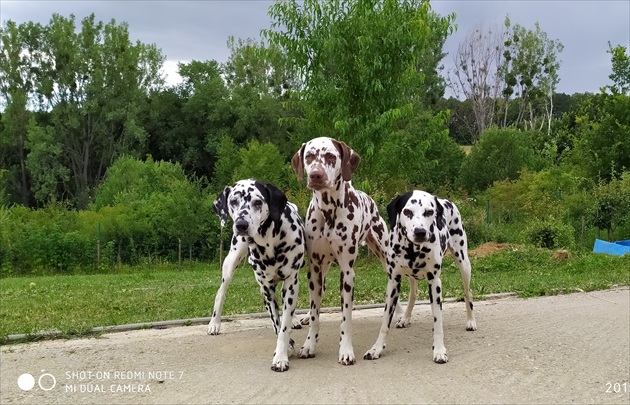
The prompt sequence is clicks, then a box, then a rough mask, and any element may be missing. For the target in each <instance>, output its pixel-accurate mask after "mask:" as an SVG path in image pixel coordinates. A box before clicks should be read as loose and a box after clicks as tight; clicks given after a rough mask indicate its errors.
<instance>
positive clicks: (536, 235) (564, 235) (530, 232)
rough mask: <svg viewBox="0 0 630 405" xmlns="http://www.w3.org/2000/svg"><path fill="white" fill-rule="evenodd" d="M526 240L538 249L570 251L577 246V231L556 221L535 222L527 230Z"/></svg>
mask: <svg viewBox="0 0 630 405" xmlns="http://www.w3.org/2000/svg"><path fill="white" fill-rule="evenodd" d="M524 232H525V237H526V240H527V241H528V242H529V243H531V244H532V245H534V246H536V247H541V248H546V249H559V248H566V249H570V248H572V247H574V246H575V230H574V229H573V227H572V226H571V225H567V224H565V223H562V222H561V221H558V220H554V219H547V220H534V221H531V222H529V223H528V225H527V226H526V228H525V231H524Z"/></svg>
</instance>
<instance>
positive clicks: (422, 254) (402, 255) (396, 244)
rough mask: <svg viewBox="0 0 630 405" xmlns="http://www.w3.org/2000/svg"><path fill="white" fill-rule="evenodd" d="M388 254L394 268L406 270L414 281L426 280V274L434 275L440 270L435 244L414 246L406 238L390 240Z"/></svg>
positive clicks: (438, 255)
mask: <svg viewBox="0 0 630 405" xmlns="http://www.w3.org/2000/svg"><path fill="white" fill-rule="evenodd" d="M436 249H437V250H436ZM389 252H390V253H389V257H390V259H391V260H393V261H394V264H395V266H396V267H398V268H403V269H407V270H408V273H409V274H410V275H413V276H414V277H415V278H416V279H423V278H426V277H427V273H431V274H432V275H433V274H436V271H439V270H440V268H441V264H440V263H439V257H440V254H439V246H438V245H437V244H435V243H423V244H414V243H411V242H409V240H407V239H406V238H402V240H400V239H397V238H392V240H391V241H390V248H389Z"/></svg>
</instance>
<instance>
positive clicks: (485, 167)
mask: <svg viewBox="0 0 630 405" xmlns="http://www.w3.org/2000/svg"><path fill="white" fill-rule="evenodd" d="M543 166H544V160H543V159H542V158H541V157H540V156H539V155H538V154H537V152H536V151H535V148H534V133H533V132H531V131H519V130H517V129H515V128H502V129H499V128H489V129H487V130H485V131H484V132H483V133H482V134H481V137H480V138H479V141H477V143H476V144H475V145H474V146H473V148H472V151H471V152H470V154H469V155H468V156H466V158H465V159H464V162H463V163H462V169H461V175H460V178H459V185H460V186H461V187H463V188H464V189H466V190H467V191H468V192H470V193H476V192H479V191H483V190H485V189H487V188H488V187H490V186H491V185H492V183H494V182H495V181H500V180H516V179H517V178H518V176H519V174H520V173H521V171H522V170H523V169H532V170H536V169H541V168H542V167H543Z"/></svg>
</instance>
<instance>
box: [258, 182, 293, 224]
mask: <svg viewBox="0 0 630 405" xmlns="http://www.w3.org/2000/svg"><path fill="white" fill-rule="evenodd" d="M254 185H255V186H256V188H257V189H258V190H259V191H260V193H261V194H262V195H263V197H264V198H265V201H267V206H268V207H269V218H270V219H271V220H272V221H273V222H275V223H277V222H279V221H280V218H281V217H282V213H283V212H284V207H285V206H286V205H287V196H286V195H285V194H284V192H283V191H282V190H280V189H279V188H278V187H276V186H274V185H273V184H271V183H261V182H259V181H257V182H256V183H254Z"/></svg>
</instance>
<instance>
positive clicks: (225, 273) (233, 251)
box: [208, 236, 247, 335]
mask: <svg viewBox="0 0 630 405" xmlns="http://www.w3.org/2000/svg"><path fill="white" fill-rule="evenodd" d="M246 255H247V242H246V241H245V240H244V239H243V238H242V237H236V236H233V237H232V245H231V247H230V252H229V253H228V255H227V257H226V258H225V260H224V261H223V269H222V276H221V286H220V287H219V290H218V291H217V295H216V297H215V298H214V308H213V310H212V318H211V319H210V323H209V324H208V335H218V334H219V331H220V329H221V312H222V311H223V302H224V301H225V293H226V291H227V288H228V286H229V285H230V283H231V282H232V277H234V272H235V271H236V268H237V267H238V265H239V264H240V263H241V261H243V259H244V258H245V256H246Z"/></svg>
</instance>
